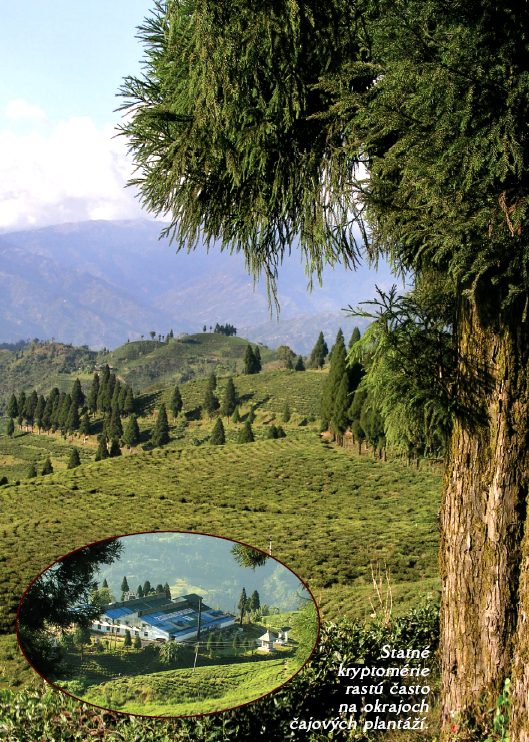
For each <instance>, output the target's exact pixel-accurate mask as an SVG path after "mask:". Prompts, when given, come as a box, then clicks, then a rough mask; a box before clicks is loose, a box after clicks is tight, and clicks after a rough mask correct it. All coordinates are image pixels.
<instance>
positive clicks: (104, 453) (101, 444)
mask: <svg viewBox="0 0 529 742" xmlns="http://www.w3.org/2000/svg"><path fill="white" fill-rule="evenodd" d="M103 459H108V448H107V437H106V435H100V436H99V439H98V444H97V451H96V455H95V461H102V460H103Z"/></svg>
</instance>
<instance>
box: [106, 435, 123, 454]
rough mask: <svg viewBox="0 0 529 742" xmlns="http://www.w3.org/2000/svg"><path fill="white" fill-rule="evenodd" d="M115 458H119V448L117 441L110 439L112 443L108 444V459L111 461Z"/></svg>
mask: <svg viewBox="0 0 529 742" xmlns="http://www.w3.org/2000/svg"><path fill="white" fill-rule="evenodd" d="M116 456H121V448H120V447H119V441H118V439H117V438H112V443H111V444H110V451H109V452H108V457H109V458H110V459H113V458H115V457H116Z"/></svg>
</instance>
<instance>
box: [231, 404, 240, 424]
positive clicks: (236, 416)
mask: <svg viewBox="0 0 529 742" xmlns="http://www.w3.org/2000/svg"><path fill="white" fill-rule="evenodd" d="M231 419H232V422H234V423H238V422H240V420H241V415H240V412H239V405H237V407H236V408H235V409H234V410H233V415H232V416H231Z"/></svg>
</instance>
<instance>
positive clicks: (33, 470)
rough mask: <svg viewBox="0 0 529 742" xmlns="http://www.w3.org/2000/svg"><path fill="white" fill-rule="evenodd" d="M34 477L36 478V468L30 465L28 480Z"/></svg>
mask: <svg viewBox="0 0 529 742" xmlns="http://www.w3.org/2000/svg"><path fill="white" fill-rule="evenodd" d="M36 476H37V467H36V466H35V464H33V463H31V464H30V465H29V469H28V479H33V478H34V477H36Z"/></svg>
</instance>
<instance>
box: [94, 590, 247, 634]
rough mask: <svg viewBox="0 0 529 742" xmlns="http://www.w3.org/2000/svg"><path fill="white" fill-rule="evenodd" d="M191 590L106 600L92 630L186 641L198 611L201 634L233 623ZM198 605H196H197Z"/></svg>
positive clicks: (194, 631)
mask: <svg viewBox="0 0 529 742" xmlns="http://www.w3.org/2000/svg"><path fill="white" fill-rule="evenodd" d="M201 600H202V599H201V597H200V596H198V595H196V594H195V593H190V594H189V595H182V596H180V597H178V598H174V599H173V600H169V599H168V598H167V597H166V596H165V595H159V594H158V595H149V596H148V597H146V598H133V599H132V600H126V601H123V602H116V603H110V604H109V605H107V606H105V607H104V608H103V610H102V613H101V615H100V616H99V619H98V620H96V621H94V622H93V624H92V631H94V632H97V633H98V634H103V635H107V636H108V635H110V636H112V635H116V634H117V635H120V634H121V635H122V636H124V635H125V631H126V630H127V629H128V630H129V631H130V635H131V637H135V636H139V637H140V639H142V640H150V641H177V642H186V641H190V640H192V639H196V637H197V634H198V620H199V611H200V635H201V637H202V636H204V635H205V634H208V633H209V632H210V631H219V630H222V629H225V628H227V627H228V626H233V624H234V623H235V616H232V615H230V614H229V613H224V611H220V610H219V611H217V610H214V609H213V608H210V607H209V606H208V605H206V604H205V603H204V602H202V604H201V605H200V603H201ZM199 606H200V607H199Z"/></svg>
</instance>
